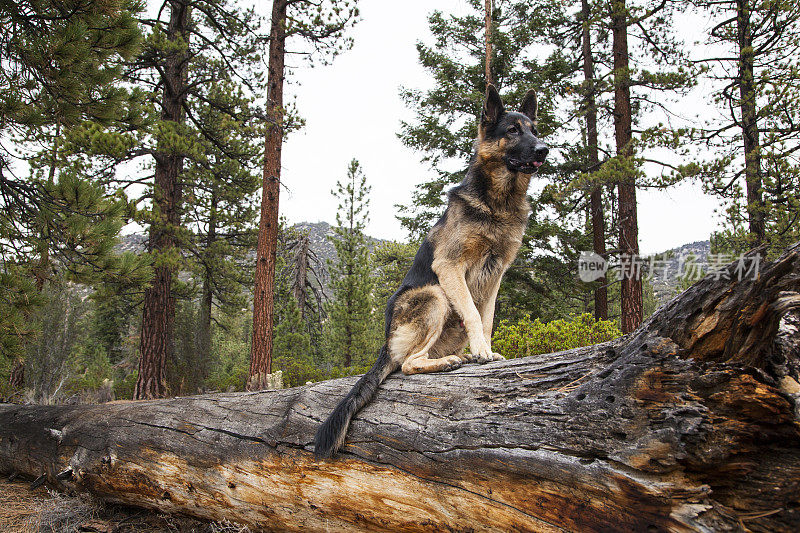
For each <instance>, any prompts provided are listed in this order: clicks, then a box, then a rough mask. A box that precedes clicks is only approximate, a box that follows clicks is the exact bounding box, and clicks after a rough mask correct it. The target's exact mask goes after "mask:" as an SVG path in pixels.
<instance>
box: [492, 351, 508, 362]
mask: <svg viewBox="0 0 800 533" xmlns="http://www.w3.org/2000/svg"><path fill="white" fill-rule="evenodd" d="M503 360H505V357H504V356H502V355H500V354H499V353H497V352H492V361H503Z"/></svg>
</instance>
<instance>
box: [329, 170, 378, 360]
mask: <svg viewBox="0 0 800 533" xmlns="http://www.w3.org/2000/svg"><path fill="white" fill-rule="evenodd" d="M369 193H370V187H369V185H367V178H366V176H365V175H364V173H363V171H362V170H361V165H359V163H358V161H356V160H355V159H353V160H352V161H351V162H350V165H349V167H348V169H347V179H346V180H345V181H344V182H342V181H338V182H337V183H336V189H334V190H333V195H334V196H335V197H336V198H337V199H338V200H339V209H338V211H337V213H336V227H335V228H333V232H334V235H333V237H332V238H331V241H332V242H333V246H334V247H335V248H336V261H335V262H330V264H329V271H330V276H331V288H332V293H333V297H332V300H331V302H330V303H329V304H328V309H327V312H328V320H327V323H326V341H327V342H326V344H327V346H328V350H329V351H330V352H331V353H333V354H334V355H335V356H336V357H337V360H338V358H339V357H340V356H341V364H343V365H344V367H345V368H347V367H350V366H351V365H352V364H354V363H358V364H363V362H364V360H365V359H368V358H369V357H370V356H372V355H373V352H374V351H375V350H377V348H378V346H377V342H376V340H377V335H376V334H375V333H376V330H377V329H379V328H376V324H377V321H376V314H375V305H374V302H373V298H374V297H373V290H374V282H373V279H372V269H371V261H370V260H369V248H368V247H367V242H366V236H365V235H364V227H365V226H366V224H367V222H368V220H369Z"/></svg>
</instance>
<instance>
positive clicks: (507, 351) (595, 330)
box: [492, 313, 622, 359]
mask: <svg viewBox="0 0 800 533" xmlns="http://www.w3.org/2000/svg"><path fill="white" fill-rule="evenodd" d="M620 335H622V331H620V329H619V328H618V327H617V324H616V322H614V321H611V320H598V321H595V319H594V318H593V317H592V315H590V314H588V313H586V314H583V315H580V316H576V317H574V318H572V319H568V320H563V319H559V320H553V321H552V322H547V323H543V322H541V321H540V320H539V319H538V318H537V319H536V320H531V319H530V317H528V316H526V317H524V318H521V319H519V320H517V321H516V322H509V321H507V320H503V321H501V322H500V324H498V326H497V329H496V330H495V333H494V336H493V337H492V348H493V349H494V350H495V351H497V352H499V353H501V354H503V355H504V356H505V357H507V358H509V359H513V358H517V357H526V356H529V355H537V354H542V353H552V352H559V351H561V350H569V349H571V348H578V347H580V346H589V345H592V344H597V343H600V342H605V341H609V340H611V339H615V338H617V337H619V336H620Z"/></svg>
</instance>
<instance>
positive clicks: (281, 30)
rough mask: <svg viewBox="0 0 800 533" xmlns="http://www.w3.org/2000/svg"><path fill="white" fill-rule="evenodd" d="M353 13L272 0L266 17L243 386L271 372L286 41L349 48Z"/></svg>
mask: <svg viewBox="0 0 800 533" xmlns="http://www.w3.org/2000/svg"><path fill="white" fill-rule="evenodd" d="M357 17H358V9H357V8H356V7H355V1H354V0H325V1H320V2H314V1H311V0H292V1H290V0H273V2H272V19H271V21H270V27H271V29H270V40H269V75H268V79H267V88H268V94H267V123H268V125H269V126H268V128H267V133H266V139H265V141H264V175H263V189H262V195H261V216H260V220H259V226H258V246H257V248H256V271H255V284H254V288H253V343H252V345H251V353H250V375H251V376H253V378H254V380H253V382H252V383H251V384H250V385H248V387H250V388H253V389H257V388H259V384H258V379H257V378H258V376H262V375H266V374H269V373H270V372H271V371H272V337H273V334H272V329H273V322H274V297H275V286H274V285H275V261H276V253H277V243H278V200H279V196H280V179H281V148H282V144H283V139H284V136H285V135H286V134H287V133H288V131H289V129H288V128H287V122H286V115H287V113H286V109H285V108H284V104H283V82H284V78H285V75H286V73H285V68H284V67H285V59H286V53H287V41H288V42H292V41H293V42H294V45H295V46H297V48H298V49H297V50H291V52H293V53H295V54H301V55H305V56H306V57H307V58H308V59H310V60H312V61H313V60H315V59H317V60H322V61H323V62H324V61H326V60H327V59H330V58H332V57H333V56H335V55H336V54H338V53H339V52H341V51H342V50H345V49H347V48H349V46H350V44H351V41H350V40H349V39H347V38H345V37H344V34H345V31H346V30H347V28H349V27H350V26H351V25H352V24H353V23H355V20H356V18H357Z"/></svg>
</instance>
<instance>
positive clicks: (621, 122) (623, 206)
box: [611, 0, 643, 333]
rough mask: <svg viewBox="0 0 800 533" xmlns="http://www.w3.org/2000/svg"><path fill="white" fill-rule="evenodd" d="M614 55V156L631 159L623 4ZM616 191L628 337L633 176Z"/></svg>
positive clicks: (634, 275)
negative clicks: (615, 143)
mask: <svg viewBox="0 0 800 533" xmlns="http://www.w3.org/2000/svg"><path fill="white" fill-rule="evenodd" d="M611 9H612V13H611V24H612V31H613V54H614V130H615V137H616V142H617V155H618V156H619V157H622V158H628V157H631V155H633V154H632V147H631V141H632V138H633V136H632V133H631V89H630V73H629V70H628V69H629V64H628V11H627V8H626V7H625V0H615V1H614V2H612V4H611ZM617 189H618V191H619V194H618V201H619V254H620V264H621V270H622V287H621V292H622V294H621V307H622V317H621V322H622V331H623V332H624V333H630V332H631V331H633V330H635V329H636V328H637V327H639V324H641V323H642V312H643V305H642V280H641V276H640V272H639V269H638V268H637V264H638V260H639V220H638V215H637V214H636V181H635V178H634V176H620V178H619V184H618V186H617Z"/></svg>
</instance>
